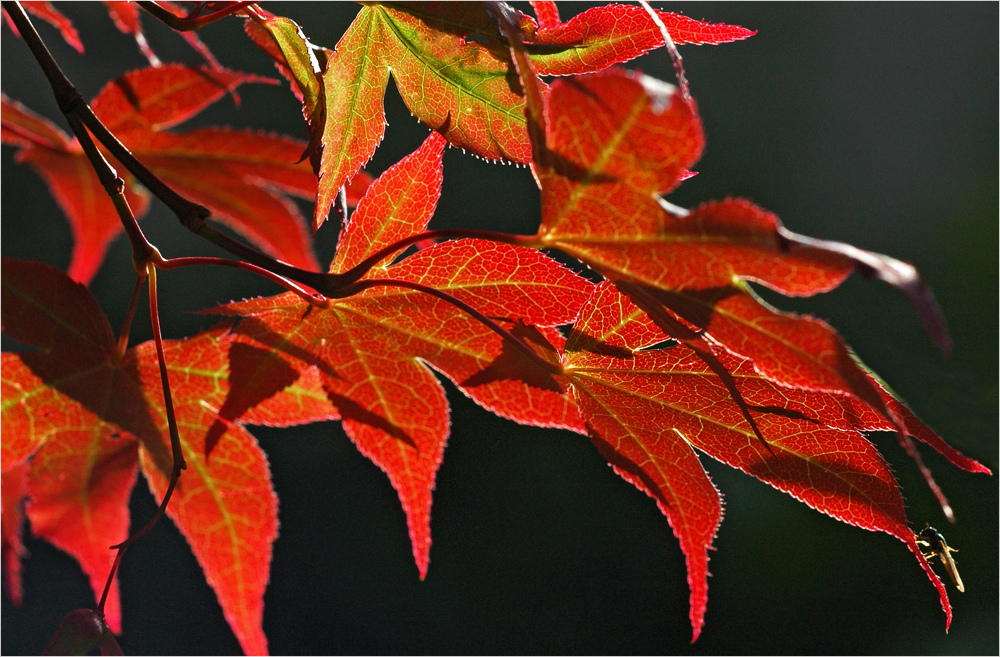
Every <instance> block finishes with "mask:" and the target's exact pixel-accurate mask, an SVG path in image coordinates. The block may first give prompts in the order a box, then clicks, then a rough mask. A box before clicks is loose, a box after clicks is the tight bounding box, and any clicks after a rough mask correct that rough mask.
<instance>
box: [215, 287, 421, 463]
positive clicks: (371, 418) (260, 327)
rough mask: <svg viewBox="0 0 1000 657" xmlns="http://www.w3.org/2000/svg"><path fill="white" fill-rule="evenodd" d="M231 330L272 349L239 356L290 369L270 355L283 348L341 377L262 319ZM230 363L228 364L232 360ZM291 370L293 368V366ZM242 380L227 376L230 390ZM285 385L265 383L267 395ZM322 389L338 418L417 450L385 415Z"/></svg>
mask: <svg viewBox="0 0 1000 657" xmlns="http://www.w3.org/2000/svg"><path fill="white" fill-rule="evenodd" d="M310 308H311V307H310ZM233 333H234V334H237V335H245V336H247V337H250V338H252V339H253V340H254V341H256V342H258V343H260V344H263V345H265V346H267V347H270V348H271V349H272V351H265V350H263V349H259V348H256V347H251V349H253V351H249V350H247V351H243V352H242V355H241V356H240V357H241V358H244V357H245V358H250V359H260V358H267V359H277V360H279V361H282V362H284V363H285V365H286V366H288V367H289V369H292V368H291V365H290V364H288V363H287V362H285V361H283V360H282V359H280V358H278V357H276V356H274V355H273V354H274V353H275V352H283V353H286V354H288V355H289V356H292V357H293V358H295V359H297V360H300V361H302V362H304V363H308V364H309V365H315V366H316V367H317V368H318V369H319V371H320V372H321V373H322V374H323V375H324V376H328V377H330V378H334V379H340V380H342V379H343V377H342V376H340V374H338V373H337V371H336V370H335V369H334V368H333V367H331V366H330V364H329V363H327V362H326V361H325V360H323V359H322V358H320V357H318V355H317V354H315V353H313V352H311V351H309V350H307V349H304V348H302V347H300V346H297V345H295V344H293V343H292V342H291V341H290V340H288V339H287V338H286V337H285V336H283V335H281V334H279V333H275V332H274V331H273V330H271V328H270V327H268V326H267V325H266V324H265V323H264V322H261V321H259V320H257V319H255V318H253V317H247V318H244V319H243V320H241V321H240V322H239V323H238V324H237V325H236V327H235V328H234V329H233ZM234 346H235V345H234ZM248 346H249V345H248ZM246 365H247V363H241V364H240V367H241V368H242V367H245V366H246ZM230 366H231V367H232V364H231V365H230ZM254 367H256V366H254ZM272 367H276V370H277V371H278V372H279V375H280V373H281V372H282V371H283V370H282V366H281V365H277V364H275V366H272ZM292 371H293V372H294V369H293V370H292ZM286 375H287V373H286ZM295 375H296V379H297V378H298V373H295ZM246 383H248V381H246V380H237V381H232V380H231V383H230V386H231V387H230V390H231V391H232V389H233V387H242V386H243V385H244V384H246ZM291 383H294V380H293V381H291ZM287 385H290V384H286V386H287ZM286 386H282V387H281V388H280V389H277V390H273V385H269V386H268V387H267V389H269V390H272V391H271V392H270V394H269V395H268V397H271V396H273V395H275V394H277V393H278V392H280V391H281V390H283V389H284V388H285V387H286ZM323 389H324V391H325V392H326V396H327V399H329V400H330V403H331V404H333V405H334V407H336V409H337V411H338V412H339V413H340V416H341V419H342V420H345V421H354V422H358V423H359V424H364V425H366V426H370V427H373V428H375V429H377V430H379V431H382V432H384V433H386V434H387V435H389V436H392V437H393V438H396V439H397V440H400V441H402V442H404V443H406V444H407V445H409V446H411V447H413V448H414V449H417V450H418V451H419V449H418V448H417V445H416V442H415V441H414V440H413V438H411V437H410V436H409V435H408V434H407V433H406V432H405V431H403V430H402V429H400V428H399V427H397V426H396V425H395V424H393V423H391V422H390V421H389V420H387V419H386V418H384V417H382V416H380V415H378V414H376V413H373V412H371V411H369V410H368V409H366V408H364V407H363V406H361V405H360V404H358V403H357V402H355V401H353V400H351V399H349V398H347V397H344V396H342V395H339V394H337V393H335V392H332V391H331V390H330V389H329V387H327V386H323ZM251 394H255V393H251ZM246 395H247V393H241V396H246ZM268 397H263V398H260V399H259V400H258V401H257V402H256V403H258V404H259V403H260V402H262V401H264V400H266V399H267V398H268ZM227 402H228V398H227ZM220 415H221V413H220Z"/></svg>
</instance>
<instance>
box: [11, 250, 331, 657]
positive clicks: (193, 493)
mask: <svg viewBox="0 0 1000 657" xmlns="http://www.w3.org/2000/svg"><path fill="white" fill-rule="evenodd" d="M2 280H3V297H2V299H3V309H2V310H3V331H4V333H5V334H7V335H9V336H11V337H13V338H15V339H18V340H21V341H22V342H25V343H27V344H29V345H31V346H32V347H35V348H37V349H38V351H26V352H19V353H4V354H3V388H2V403H3V406H2V409H3V414H2V422H3V441H2V446H3V471H4V476H5V481H7V479H6V477H7V476H8V473H10V476H11V477H16V476H17V472H18V468H26V469H27V478H26V483H25V484H24V486H23V487H22V489H21V490H22V495H23V496H26V497H27V498H29V500H30V501H29V502H28V504H27V507H26V515H27V517H28V519H29V521H30V523H31V528H32V531H33V533H34V534H35V535H37V536H39V537H42V538H45V539H46V540H48V541H50V542H51V543H53V544H54V545H57V546H58V547H60V548H62V549H63V550H65V551H66V552H68V553H70V554H71V555H73V557H74V558H76V559H77V561H79V562H80V565H81V567H82V568H83V570H84V571H85V572H86V573H87V575H88V576H89V578H90V581H91V585H92V586H93V588H94V591H95V595H96V596H97V597H99V596H100V594H101V591H102V589H103V588H104V583H105V581H106V579H107V576H108V573H109V572H110V567H111V563H112V561H113V560H114V552H113V551H112V550H110V549H108V548H109V546H110V545H113V544H116V543H120V542H121V541H123V540H124V539H125V538H126V536H127V533H128V526H129V519H128V499H129V496H130V494H131V490H132V486H133V484H134V482H135V478H136V471H137V468H138V467H139V465H140V464H141V467H142V471H143V474H144V475H145V477H146V479H147V480H148V482H149V485H150V488H151V489H152V491H153V492H154V494H155V495H156V496H157V497H161V496H162V494H163V491H164V490H165V488H166V482H167V478H168V473H169V472H170V468H171V454H170V444H169V437H168V430H167V419H166V414H165V410H164V405H163V404H164V401H163V392H162V388H161V384H160V372H159V365H158V361H157V357H156V353H155V349H154V345H153V344H152V343H151V342H148V343H145V344H143V345H139V346H138V347H136V348H134V349H131V350H129V351H128V352H127V353H126V354H125V355H124V357H119V356H118V355H117V353H116V348H115V342H114V340H113V338H112V335H111V329H110V327H109V326H108V324H107V321H106V320H105V319H104V316H103V315H102V314H101V313H100V311H99V309H98V307H97V304H96V302H95V301H94V299H93V297H91V296H90V294H89V293H88V292H87V290H86V289H85V288H84V287H82V286H81V285H79V284H77V283H74V282H73V281H71V280H70V279H68V278H66V277H65V275H63V274H61V273H60V272H58V271H57V270H55V269H53V268H51V267H48V266H46V265H41V264H37V263H24V262H18V261H11V260H6V259H5V260H4V261H3V279H2ZM231 346H234V340H233V338H232V337H231V336H230V335H229V334H228V331H227V329H226V327H225V326H223V327H218V328H216V329H213V330H211V331H208V332H206V333H202V334H199V335H198V336H195V337H193V338H190V339H187V340H181V341H176V342H170V341H168V342H166V343H165V345H164V351H165V357H166V362H167V369H168V372H169V376H170V379H171V386H172V389H173V403H174V409H175V413H176V417H177V422H178V425H179V427H180V437H181V445H182V449H183V453H184V458H185V460H186V461H187V470H185V471H184V473H183V475H182V476H181V479H180V481H179V483H178V486H177V489H176V491H175V492H174V496H173V499H172V500H171V503H170V505H169V506H168V508H167V514H168V515H169V516H170V517H171V518H172V519H173V520H174V522H175V523H176V524H177V526H178V528H179V529H180V531H181V533H182V534H184V536H185V537H186V538H187V540H188V543H189V544H190V545H191V548H192V551H193V552H194V553H195V556H196V557H197V559H198V562H199V563H200V564H201V567H202V569H203V571H204V572H205V577H206V579H207V580H208V583H209V584H210V585H211V586H212V588H213V589H214V590H215V592H216V595H217V596H218V598H219V603H220V604H221V606H222V609H223V613H224V614H225V616H226V619H227V620H228V621H229V623H230V625H231V626H232V628H233V631H234V632H235V634H236V636H237V638H238V639H239V641H240V644H241V645H242V646H243V648H244V650H245V651H246V652H247V653H248V654H259V653H262V652H265V651H266V648H267V642H266V639H265V638H264V634H263V631H262V629H261V617H262V613H263V600H262V598H263V594H264V588H265V586H266V585H267V579H268V570H269V567H270V555H271V543H272V541H273V540H274V538H275V537H276V535H277V499H276V498H275V496H274V493H273V491H272V490H271V485H270V475H269V472H268V467H267V461H266V458H265V456H264V454H263V452H262V451H261V450H260V448H259V447H258V446H257V443H256V441H255V440H254V438H253V436H251V435H250V434H249V433H248V432H247V431H246V429H244V428H243V427H242V426H241V425H240V424H238V423H236V420H237V419H239V416H240V415H241V414H243V413H244V412H246V411H250V410H251V409H252V407H253V405H254V399H253V398H247V397H246V395H243V396H242V397H239V396H236V397H232V398H231V395H230V388H229V385H228V381H229V376H230V371H229V362H230V358H229V349H230V347H231ZM244 348H245V347H244ZM273 371H274V370H273V368H272V369H271V370H270V371H267V372H264V373H263V374H265V375H266V376H261V375H259V374H258V373H255V372H254V371H239V372H238V375H239V376H241V377H242V381H243V383H244V384H245V387H248V386H259V387H260V388H261V391H260V392H259V393H258V398H260V399H268V404H269V406H268V407H267V408H264V409H253V411H252V412H251V413H249V415H253V413H258V416H259V417H261V418H262V419H263V418H266V417H267V416H268V415H271V414H274V413H275V411H276V409H280V408H285V409H289V408H294V409H295V411H296V417H297V418H298V421H303V422H305V421H316V420H320V419H328V418H330V417H335V413H334V411H333V409H332V407H330V405H329V404H328V403H326V402H325V399H323V395H322V389H321V388H320V387H319V385H318V379H317V378H316V377H312V378H310V377H298V376H297V377H296V378H297V382H296V384H295V385H294V386H291V387H289V389H288V391H287V392H282V390H283V388H284V387H285V386H286V385H287V383H286V382H285V381H284V380H282V379H281V378H280V377H274V376H273ZM306 385H313V386H314V387H315V389H314V390H308V389H306V388H305V387H304V386H306ZM304 402H308V403H304ZM285 414H287V410H286V411H285ZM287 423H288V422H286V424H287ZM217 427H219V428H217ZM210 435H213V436H214V438H213V439H214V440H215V442H216V443H217V444H216V447H215V449H214V450H212V453H211V456H210V457H209V456H208V455H207V454H206V449H205V443H206V440H208V437H209V436H210ZM22 476H23V475H22ZM18 499H20V498H18ZM7 503H8V501H7V500H5V504H7ZM12 503H16V501H13V502H12ZM5 514H6V509H5ZM5 522H7V521H6V519H5ZM4 536H5V544H6V543H7V542H8V540H9V542H10V544H11V546H12V547H14V548H16V545H17V543H16V541H15V540H14V538H13V537H15V536H16V533H15V532H14V531H8V530H6V529H5V532H4ZM105 612H106V615H107V620H108V624H109V625H110V626H111V628H112V629H113V630H114V631H116V632H118V631H120V628H121V612H120V607H119V602H118V585H117V580H115V581H114V582H113V584H112V590H111V594H110V596H109V598H108V601H107V603H106V606H105Z"/></svg>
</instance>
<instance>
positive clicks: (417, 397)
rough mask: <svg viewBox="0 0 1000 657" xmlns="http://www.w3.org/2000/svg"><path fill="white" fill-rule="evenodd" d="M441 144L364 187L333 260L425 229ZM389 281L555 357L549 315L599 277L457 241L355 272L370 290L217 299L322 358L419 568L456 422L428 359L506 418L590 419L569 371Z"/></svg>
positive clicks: (269, 341)
mask: <svg viewBox="0 0 1000 657" xmlns="http://www.w3.org/2000/svg"><path fill="white" fill-rule="evenodd" d="M443 148H444V138H443V137H441V136H440V135H438V134H436V133H432V134H431V136H430V137H428V138H427V140H426V141H425V142H424V144H423V145H422V146H421V147H420V148H419V149H418V150H417V151H415V152H414V153H413V154H411V155H409V156H407V157H406V158H404V159H403V160H402V161H400V162H399V163H398V164H396V165H394V166H393V167H391V168H390V169H388V170H387V171H386V172H385V173H384V174H382V176H380V177H379V178H378V179H377V180H376V181H375V182H374V183H373V184H372V185H371V187H369V189H368V193H367V195H366V196H365V197H364V198H363V199H362V200H361V202H360V203H359V204H358V209H357V211H356V212H355V213H354V218H353V219H352V221H351V223H350V224H349V226H348V228H347V230H346V231H345V233H344V235H343V236H342V240H341V243H340V245H339V246H338V250H337V254H336V256H335V258H334V261H333V264H332V265H331V271H332V272H335V273H340V272H343V271H346V270H348V269H350V268H351V267H353V266H354V265H356V264H357V263H360V262H361V261H363V260H365V259H366V258H367V257H368V256H370V255H372V254H374V253H376V252H377V251H379V250H380V249H381V248H382V247H384V246H386V245H388V244H391V243H394V242H396V241H398V240H400V239H404V238H407V237H409V236H411V235H415V234H418V233H420V232H422V231H423V230H424V229H425V227H426V225H427V222H428V221H429V220H430V217H431V214H432V213H433V211H434V208H435V206H436V204H437V200H438V197H439V195H440V191H441V155H442V151H443ZM380 280H386V281H387V282H388V283H389V284H388V285H384V286H383V285H379V284H378V283H377V281H380ZM392 281H397V282H401V283H403V284H404V285H405V284H415V285H420V286H426V287H429V288H434V289H436V290H439V291H442V292H445V293H447V294H449V295H452V296H453V297H455V298H456V299H458V300H460V301H461V302H464V303H466V304H468V305H470V306H472V307H473V308H475V309H476V310H478V311H479V312H481V313H483V314H484V315H486V316H488V317H490V318H493V319H494V320H495V321H497V322H499V323H500V324H502V325H503V326H504V327H505V328H507V329H508V330H510V331H512V332H513V333H514V334H515V335H518V336H519V337H520V339H522V340H523V341H524V342H525V343H529V344H533V345H535V346H537V349H538V351H539V354H538V355H539V356H540V357H542V358H548V360H549V361H550V362H552V363H553V364H555V362H556V359H557V352H555V350H554V349H552V347H550V346H549V342H548V340H549V339H551V340H553V341H556V342H557V344H558V340H559V338H558V333H557V332H555V331H553V330H551V329H546V328H544V327H551V326H556V325H559V324H564V323H568V322H570V321H572V319H573V317H575V315H576V312H577V309H578V308H579V307H580V305H581V304H582V303H583V301H584V300H585V299H586V297H587V296H588V294H589V291H590V288H591V284H590V283H588V282H587V281H586V280H584V279H582V278H580V277H579V276H577V275H576V274H573V273H572V272H570V271H569V270H568V269H566V268H564V267H563V266H561V265H559V264H557V263H556V262H555V261H553V260H550V259H549V258H548V257H546V256H544V255H542V254H541V253H539V252H538V251H535V250H533V249H528V248H524V247H516V246H509V245H505V244H495V243H490V242H484V241H481V240H459V241H453V242H444V243H441V244H437V245H435V246H431V247H428V248H426V249H423V250H420V251H418V252H417V253H415V254H413V255H411V256H409V257H407V258H405V259H404V260H402V261H400V262H398V263H395V264H393V263H392V262H391V261H385V262H383V263H382V264H380V265H377V266H376V267H374V268H373V269H372V270H370V271H369V272H368V273H367V274H366V275H365V277H364V278H363V279H362V280H361V284H362V285H368V286H370V287H369V289H366V290H364V291H362V292H360V293H359V294H356V295H354V296H352V297H348V298H344V299H338V300H331V301H330V305H329V307H328V308H324V309H318V308H315V307H311V306H309V305H308V304H306V303H305V302H303V301H302V299H301V298H299V297H298V296H296V295H293V294H284V295H280V296H278V297H273V298H265V299H256V300H251V301H245V302H241V303H235V304H230V305H228V306H225V307H224V308H222V309H220V312H224V313H226V314H232V315H239V316H242V317H245V318H246V319H244V320H243V321H242V322H241V323H240V324H239V325H238V326H237V327H236V329H235V332H236V333H237V334H239V335H240V336H241V337H242V338H243V339H246V340H249V341H250V344H252V345H254V346H256V347H258V348H259V349H261V350H266V351H267V352H274V353H276V354H278V355H279V356H280V357H281V358H283V359H285V360H286V361H287V362H289V363H292V364H293V367H294V368H295V369H304V368H307V367H314V368H315V369H316V371H317V372H318V373H319V376H320V377H321V379H322V381H323V386H324V388H325V390H326V393H327V396H328V397H329V400H330V402H331V403H332V404H333V405H334V406H335V407H336V408H337V410H338V412H339V414H340V416H341V418H342V420H343V426H344V430H345V431H346V433H347V435H348V436H350V438H351V440H353V441H354V443H355V445H357V447H358V449H360V450H361V452H362V453H363V454H365V456H367V457H368V458H370V459H371V460H372V461H374V462H375V463H376V464H377V465H378V466H379V467H380V468H382V469H383V470H384V471H385V472H386V474H387V475H388V476H389V479H390V481H391V482H392V485H393V486H394V488H395V489H396V491H397V492H398V494H399V498H400V501H401V502H402V504H403V509H404V510H405V512H406V516H407V524H408V525H409V531H410V538H411V542H412V544H413V554H414V558H415V560H416V563H417V568H418V570H419V572H420V576H421V578H423V577H424V576H425V575H426V574H427V567H428V563H429V554H430V544H431V538H430V509H431V491H432V490H433V488H434V479H435V476H436V473H437V470H438V467H439V466H440V463H441V459H442V455H443V451H444V447H445V442H446V440H447V437H448V425H449V421H448V403H447V400H446V398H445V394H444V390H443V388H442V387H441V384H440V383H439V382H438V381H437V379H436V378H435V377H434V375H433V373H432V372H431V369H430V368H433V369H435V370H437V371H439V372H441V373H442V374H444V375H445V376H446V377H448V378H449V379H451V380H452V381H453V382H455V384H456V385H458V386H459V388H460V389H461V390H462V391H463V392H465V393H466V394H467V395H469V396H470V397H472V399H474V400H476V401H477V402H479V403H480V404H481V405H483V406H485V407H486V408H488V409H489V410H491V411H493V412H495V413H497V414H499V415H501V416H504V417H508V418H511V419H514V420H516V421H519V422H523V423H527V424H534V425H541V426H554V427H566V428H571V429H575V430H577V431H581V430H582V429H583V425H582V424H581V423H580V421H579V417H578V415H577V413H576V408H575V406H574V404H573V402H572V400H571V399H570V397H569V395H568V391H567V389H566V386H565V382H564V381H561V380H560V379H559V378H558V377H556V376H553V375H551V374H549V373H547V372H543V371H540V370H539V368H538V367H537V366H536V365H532V363H531V361H530V360H528V358H526V357H525V355H524V354H523V353H521V352H519V351H517V350H516V349H512V348H511V345H510V344H507V343H505V341H504V340H503V339H502V338H500V336H499V335H498V334H497V333H495V332H493V331H492V330H490V329H489V328H488V327H487V326H485V325H484V324H483V323H481V322H480V321H479V320H477V319H475V318H473V317H471V316H469V315H468V314H467V313H466V312H465V311H463V310H461V309H460V308H458V307H456V306H454V305H452V304H451V303H449V302H447V301H446V300H444V299H441V298H438V297H435V296H432V295H430V294H426V293H424V292H421V291H417V290H414V289H407V288H405V287H400V286H394V285H392ZM537 327H543V328H537ZM546 336H547V337H546ZM231 353H233V352H231ZM259 353H264V352H263V351H262V352H259Z"/></svg>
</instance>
